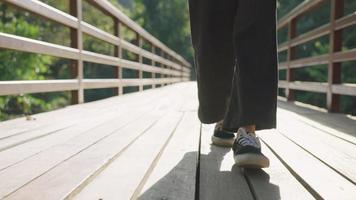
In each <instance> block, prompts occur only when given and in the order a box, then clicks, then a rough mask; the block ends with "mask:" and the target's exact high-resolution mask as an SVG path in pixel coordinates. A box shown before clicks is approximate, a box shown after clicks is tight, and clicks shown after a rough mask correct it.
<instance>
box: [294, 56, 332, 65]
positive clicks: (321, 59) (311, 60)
mask: <svg viewBox="0 0 356 200" xmlns="http://www.w3.org/2000/svg"><path fill="white" fill-rule="evenodd" d="M329 56H330V55H329V54H325V55H318V56H312V57H307V58H299V59H297V60H292V61H291V62H290V67H291V68H300V67H308V66H313V65H323V64H327V63H328V62H329Z"/></svg>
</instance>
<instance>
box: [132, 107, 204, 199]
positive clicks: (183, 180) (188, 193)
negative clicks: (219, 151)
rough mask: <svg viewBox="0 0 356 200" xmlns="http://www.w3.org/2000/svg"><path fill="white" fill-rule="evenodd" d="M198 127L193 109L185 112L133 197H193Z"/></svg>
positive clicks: (197, 151) (198, 122)
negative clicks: (139, 189)
mask: <svg viewBox="0 0 356 200" xmlns="http://www.w3.org/2000/svg"><path fill="white" fill-rule="evenodd" d="M200 126H201V124H200V121H199V119H198V118H197V113H196V112H186V113H185V116H184V118H183V120H182V121H181V123H180V124H179V126H178V127H177V129H176V131H175V133H174V135H173V137H172V139H171V141H170V143H169V144H168V146H167V147H166V149H165V150H164V152H163V154H162V156H161V158H160V159H159V161H158V162H157V163H156V166H155V168H154V169H153V171H152V173H151V174H150V175H149V177H148V178H147V180H146V181H145V182H144V186H143V188H142V190H141V191H137V190H136V192H137V195H135V198H136V197H138V199H139V200H151V199H164V198H166V199H171V200H180V199H186V200H190V199H191V200H194V198H195V189H196V188H195V185H196V173H197V171H196V170H197V165H198V154H199V149H198V148H199V136H200V134H199V133H200ZM141 183H142V182H141ZM135 198H134V199H135Z"/></svg>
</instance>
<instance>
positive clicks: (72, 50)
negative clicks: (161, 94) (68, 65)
mask: <svg viewBox="0 0 356 200" xmlns="http://www.w3.org/2000/svg"><path fill="white" fill-rule="evenodd" d="M2 1H4V2H5V3H8V4H11V5H13V6H15V7H18V8H20V9H24V10H27V11H30V12H32V13H34V14H36V15H39V16H41V17H43V20H52V21H55V22H58V23H60V24H62V25H64V26H66V27H69V28H70V30H71V33H70V36H68V37H71V38H70V39H71V47H66V46H62V45H57V44H52V43H48V42H43V41H39V40H34V39H29V38H25V37H21V36H16V35H11V34H7V33H0V48H4V49H12V50H18V51H24V52H31V53H39V54H45V55H51V56H56V57H60V58H65V59H70V60H71V61H72V66H74V68H75V70H74V72H73V73H72V77H73V79H69V80H68V79H66V80H41V81H39V80H38V81H27V80H24V81H0V95H16V94H24V93H39V92H54V91H72V102H73V103H82V102H84V90H85V89H98V88H117V91H116V93H117V94H118V95H120V94H123V87H127V86H138V87H139V90H140V91H141V90H143V86H144V85H152V87H153V88H154V87H155V86H156V85H164V84H171V83H175V82H180V81H186V80H189V79H190V68H191V66H190V64H189V63H188V62H187V61H186V60H185V59H184V58H182V57H181V56H180V55H178V54H177V53H175V52H174V51H172V50H171V49H169V48H168V47H167V46H165V45H164V44H163V43H161V42H160V41H159V40H158V39H156V38H155V37H153V36H152V35H150V34H149V33H148V32H147V31H145V30H144V29H143V28H141V27H140V26H139V25H137V24H136V23H135V22H134V21H132V20H131V19H130V18H128V17H127V16H126V15H124V14H123V13H122V12H121V11H120V10H118V9H117V8H116V7H114V6H113V5H112V4H111V3H109V2H108V1H107V0H87V2H89V3H90V4H91V5H92V6H94V7H96V8H97V9H99V10H101V11H103V13H105V14H106V15H108V16H110V17H112V18H113V21H114V29H115V34H110V33H108V32H105V31H103V30H101V29H98V28H96V27H95V26H93V25H91V24H88V23H86V22H84V21H83V20H82V0H68V1H69V5H70V9H69V10H70V13H69V14H68V13H65V12H62V11H60V10H58V9H56V8H54V7H51V6H49V5H47V4H45V3H42V2H40V1H38V0H2ZM123 26H125V27H127V28H128V29H130V30H131V31H133V32H134V33H135V34H136V43H135V44H132V43H130V42H128V41H126V40H124V39H123V38H122V37H120V29H121V28H122V27H123ZM83 33H85V34H88V35H90V36H93V37H95V38H98V39H100V40H103V41H105V42H108V43H110V44H112V45H114V46H115V56H108V55H103V54H99V53H94V52H90V51H86V50H83ZM144 40H145V41H147V42H149V43H150V46H151V47H152V48H151V50H150V51H148V50H145V49H144V48H143V41H144ZM123 50H127V51H129V52H132V53H134V54H136V55H137V61H130V60H125V59H124V58H123V56H122V51H123ZM156 50H159V51H156ZM156 52H160V55H157V53H156ZM143 58H147V59H149V60H151V65H147V64H144V63H143ZM83 62H91V63H98V64H105V65H110V66H114V67H116V69H117V70H115V79H85V78H83V68H84V66H83ZM122 69H133V70H137V72H138V78H136V79H124V78H123V77H122V74H123V73H122ZM143 72H149V73H152V78H144V77H143ZM156 74H161V75H160V77H156Z"/></svg>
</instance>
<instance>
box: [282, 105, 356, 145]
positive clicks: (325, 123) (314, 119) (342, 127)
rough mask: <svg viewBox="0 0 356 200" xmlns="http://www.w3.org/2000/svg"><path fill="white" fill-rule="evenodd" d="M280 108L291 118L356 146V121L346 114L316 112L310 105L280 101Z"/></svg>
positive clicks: (324, 111)
mask: <svg viewBox="0 0 356 200" xmlns="http://www.w3.org/2000/svg"><path fill="white" fill-rule="evenodd" d="M297 105H298V106H297ZM278 107H279V111H280V112H286V114H288V116H290V117H293V118H295V119H297V120H299V121H302V122H303V123H306V124H308V125H309V126H312V127H314V128H317V129H320V130H322V131H324V132H325V133H328V134H331V135H334V136H336V137H339V138H341V139H344V140H346V141H349V142H351V143H353V144H356V132H355V129H356V119H353V118H351V117H349V116H347V115H345V114H338V113H327V112H326V110H321V109H319V110H316V109H314V108H313V107H311V106H310V105H306V104H303V103H300V102H296V103H291V102H282V101H279V102H278ZM311 108H313V109H311Z"/></svg>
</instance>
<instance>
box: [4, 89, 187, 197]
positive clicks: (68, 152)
mask: <svg viewBox="0 0 356 200" xmlns="http://www.w3.org/2000/svg"><path fill="white" fill-rule="evenodd" d="M183 88H184V87H183ZM177 95H179V92H178V94H175V95H174V96H172V97H171V98H167V99H163V101H165V102H166V103H164V104H161V105H158V106H156V108H155V109H156V110H157V109H158V110H162V111H164V110H166V109H168V108H169V106H168V104H172V102H174V100H173V101H172V98H173V99H175V97H176V96H177ZM147 108H149V107H148V106H147V105H145V106H143V107H142V108H136V110H133V111H132V112H129V113H127V114H126V115H123V116H120V117H118V118H117V119H116V120H113V121H112V123H110V125H108V124H106V125H104V126H100V127H97V128H95V129H93V130H91V131H89V132H87V133H86V134H81V135H78V136H77V137H74V138H72V139H70V140H69V141H67V142H65V143H62V144H59V145H55V146H53V147H52V148H50V149H48V150H46V151H43V152H41V153H39V154H37V155H36V156H33V157H30V158H29V159H26V160H25V161H23V162H21V163H19V164H16V165H14V166H12V167H11V168H8V169H6V170H3V171H2V172H1V173H0V177H2V178H1V179H2V180H9V181H8V182H6V183H3V182H1V183H3V184H1V183H0V184H1V186H0V194H1V196H6V195H9V194H11V193H12V192H14V191H15V190H17V189H18V188H19V187H21V186H23V185H25V184H27V185H26V186H27V187H30V186H29V185H32V184H28V183H29V182H30V181H32V180H34V181H40V180H43V179H40V180H38V178H37V179H36V177H38V176H40V175H41V174H43V173H45V172H47V171H48V170H50V169H52V168H53V167H54V166H57V165H59V166H61V165H60V163H61V162H63V161H66V160H68V159H70V160H71V158H72V157H76V156H75V155H76V154H78V153H80V152H82V151H83V150H85V149H88V148H90V147H95V144H96V143H98V142H99V141H102V140H105V138H107V137H109V136H110V135H112V134H114V133H116V132H118V131H120V129H121V128H123V127H124V126H125V125H126V124H127V123H129V122H133V123H134V121H133V120H135V119H137V117H140V116H145V113H147V114H150V113H151V111H152V110H150V109H147ZM152 112H153V113H155V112H154V111H152ZM134 124H135V123H134ZM135 125H136V124H135ZM73 162H74V161H73ZM64 163H67V162H64ZM73 166H77V165H75V164H74V165H73ZM67 167H70V166H67ZM77 167H79V166H77ZM71 170H72V169H69V171H71ZM19 172H22V173H21V174H18V173H19ZM50 172H51V171H50ZM47 173H48V172H47ZM47 173H46V175H47ZM53 173H54V172H53ZM50 174H51V173H50ZM14 176H16V177H17V178H16V179H11V178H10V177H14ZM48 176H49V175H48ZM5 177H8V178H5ZM44 177H46V176H44ZM59 178H60V177H59ZM63 178H65V177H63ZM67 178H68V177H67ZM62 184H66V182H62ZM37 186H38V185H37ZM42 186H45V185H42ZM27 187H26V188H27ZM26 188H25V189H24V190H26ZM66 189H68V188H66ZM71 189H74V188H71ZM21 191H22V190H21ZM39 191H40V190H39ZM39 191H37V192H39ZM49 192H50V191H49ZM25 193H26V192H25ZM28 194H29V193H28ZM57 194H58V193H57ZM62 195H64V194H62Z"/></svg>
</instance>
